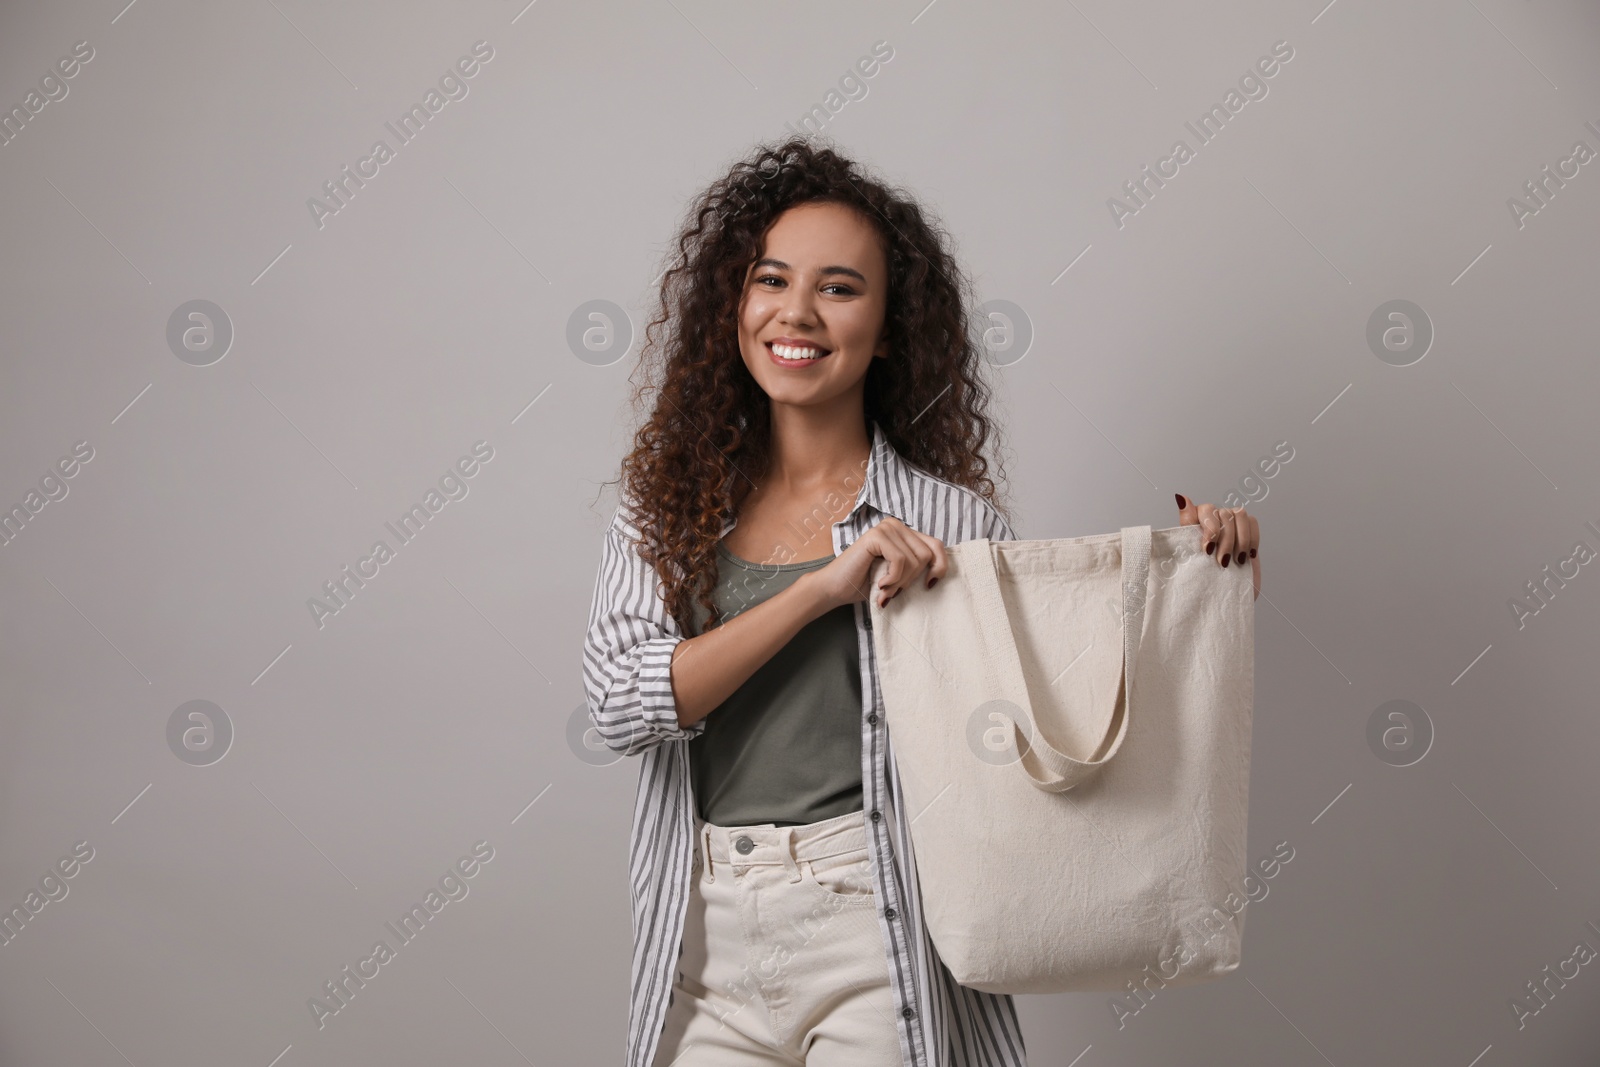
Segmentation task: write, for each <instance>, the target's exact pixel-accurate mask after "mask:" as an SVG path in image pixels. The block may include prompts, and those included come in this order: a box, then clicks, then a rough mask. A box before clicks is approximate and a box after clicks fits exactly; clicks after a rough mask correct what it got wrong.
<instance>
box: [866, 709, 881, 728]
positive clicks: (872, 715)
mask: <svg viewBox="0 0 1600 1067" xmlns="http://www.w3.org/2000/svg"><path fill="white" fill-rule="evenodd" d="M867 721H868V722H869V723H871V724H872V725H874V726H876V725H878V713H877V712H875V711H874V712H871V713H869V714H868V715H867Z"/></svg>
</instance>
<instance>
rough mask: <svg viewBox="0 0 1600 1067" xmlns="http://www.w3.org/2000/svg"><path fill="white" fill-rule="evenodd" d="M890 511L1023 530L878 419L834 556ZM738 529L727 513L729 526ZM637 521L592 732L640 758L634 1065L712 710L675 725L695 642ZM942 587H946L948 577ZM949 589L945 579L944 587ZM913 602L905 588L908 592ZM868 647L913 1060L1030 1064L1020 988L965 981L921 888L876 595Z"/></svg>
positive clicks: (612, 569)
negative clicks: (678, 684) (936, 934)
mask: <svg viewBox="0 0 1600 1067" xmlns="http://www.w3.org/2000/svg"><path fill="white" fill-rule="evenodd" d="M886 515H893V516H894V517H895V518H897V519H899V520H900V521H901V522H904V523H905V524H906V525H907V526H909V527H911V528H913V529H915V530H918V531H920V532H922V533H925V534H928V535H929V536H931V537H937V538H938V539H939V540H940V541H942V542H944V543H945V545H947V546H949V545H956V544H960V543H961V542H963V541H967V540H970V539H972V538H978V537H981V538H986V539H989V540H994V541H1000V540H1013V539H1015V538H1016V534H1015V533H1013V532H1012V530H1011V528H1010V526H1009V525H1007V523H1006V522H1005V520H1004V519H1003V518H1002V517H1001V516H1000V514H999V512H998V511H996V510H995V509H994V507H993V506H991V505H990V504H989V503H988V501H986V500H984V499H983V498H982V497H981V496H979V495H978V494H977V493H975V492H973V491H971V490H970V489H966V488H964V487H961V486H957V485H954V484H952V483H950V482H947V481H945V480H943V479H941V478H938V477H936V476H934V475H932V474H929V473H927V472H926V471H922V470H920V469H918V468H917V467H915V466H913V465H912V464H910V463H908V462H906V461H905V460H904V459H903V458H902V457H901V456H900V455H899V453H897V452H896V451H895V450H894V448H893V447H892V446H891V445H890V444H889V441H888V439H887V438H886V437H885V436H884V434H883V430H882V428H881V427H880V426H878V425H877V424H876V423H874V424H873V427H872V451H871V453H870V455H869V457H868V461H867V469H866V472H865V477H864V479H863V481H862V483H861V487H860V491H859V493H858V495H857V497H856V502H855V505H854V507H853V508H852V509H851V510H850V512H849V514H847V515H846V516H845V517H844V518H843V519H841V520H839V521H838V522H836V523H834V524H833V527H832V533H833V550H834V555H838V554H840V553H842V552H843V551H844V550H845V549H847V548H849V547H850V545H852V544H854V543H855V541H856V539H857V538H859V537H860V536H861V535H862V534H863V533H865V532H866V531H867V530H869V529H871V528H872V527H873V526H875V525H877V524H878V523H879V522H881V521H882V520H883V518H884V516H886ZM736 524H737V519H732V520H730V521H729V522H728V523H727V524H726V525H725V527H724V528H723V530H722V532H721V536H727V533H728V531H729V530H732V529H733V528H734V526H735V525H736ZM638 537H639V530H638V528H637V526H635V525H634V524H633V523H632V522H631V521H630V519H629V517H628V515H627V511H626V507H625V506H623V507H619V508H618V509H617V512H616V514H615V515H614V516H613V518H612V520H611V524H610V526H609V528H608V529H607V531H606V536H605V539H604V541H603V542H602V546H601V553H600V564H599V571H598V574H597V577H596V582H595V593H594V600H593V603H592V605H591V609H590V613H589V625H588V631H587V633H586V635H585V639H584V648H583V684H584V693H585V697H586V700H587V702H588V707H589V715H590V719H591V720H592V722H593V723H594V729H595V732H596V733H597V734H598V736H599V737H600V738H601V740H602V741H603V742H604V744H605V745H606V746H607V747H609V748H610V749H611V750H613V751H615V752H618V753H621V754H623V755H627V756H637V757H638V758H639V779H638V786H637V791H636V793H635V800H634V808H633V826H632V832H631V834H630V836H629V843H628V875H629V893H630V911H631V917H632V923H633V957H632V964H631V971H632V977H631V985H630V992H629V1008H628V1033H627V1036H626V1051H625V1056H624V1064H625V1067H650V1063H651V1058H652V1056H653V1055H654V1053H655V1049H656V1046H657V1043H658V1041H659V1039H660V1036H661V1031H662V1024H663V1021H664V1019H665V1016H666V1012H667V1001H668V997H669V996H670V995H671V990H672V983H673V981H674V975H675V970H674V968H675V964H676V962H677V960H678V958H679V953H680V951H681V950H682V942H683V926H684V917H685V912H686V911H687V906H688V899H689V895H690V888H691V882H690V879H691V877H692V868H693V854H694V831H695V826H694V823H695V803H694V798H693V795H692V785H691V782H690V775H689V752H688V740H689V739H690V738H691V737H694V736H696V735H698V734H700V733H702V732H703V731H704V729H705V720H704V719H701V720H700V721H698V722H696V723H695V724H694V725H692V726H690V727H689V728H688V729H684V728H682V727H680V726H679V725H678V715H677V708H676V705H675V703H674V700H673V694H672V674H671V663H672V650H673V648H674V647H675V646H676V645H677V644H678V642H679V641H681V640H683V639H684V635H683V634H682V632H681V631H680V629H679V627H678V624H677V622H676V621H675V620H674V619H672V618H671V616H669V615H668V614H667V612H666V610H665V604H664V602H663V600H662V597H661V592H660V581H659V579H658V577H657V575H656V573H655V571H654V569H653V568H651V567H650V566H649V565H647V564H646V563H645V562H644V561H643V560H642V559H641V558H640V557H639V554H638V552H637V551H636V549H635V547H634V544H635V542H636V541H637V540H638ZM941 584H942V583H941ZM934 588H935V589H937V588H939V587H938V586H935V587H934ZM896 599H901V598H898V597H897V598H896ZM852 611H853V614H854V617H855V625H856V638H857V648H858V653H859V657H860V673H861V695H862V704H861V710H862V718H861V771H862V790H863V797H862V802H863V808H864V811H865V823H864V825H865V826H866V829H867V853H868V871H869V874H870V877H871V879H872V888H873V893H874V895H875V898H876V901H877V904H876V906H875V908H874V911H873V915H874V918H875V919H876V921H877V924H878V932H879V936H880V937H881V939H882V942H883V947H884V956H885V958H886V960H887V962H888V967H889V976H890V982H891V992H892V994H893V998H894V1019H895V1020H896V1027H897V1029H898V1031H899V1038H900V1057H901V1058H900V1063H901V1064H902V1065H903V1067H1025V1065H1026V1063H1027V1057H1026V1053H1025V1051H1024V1047H1023V1042H1022V1028H1021V1026H1020V1024H1019V1023H1018V1021H1017V1014H1016V1009H1015V1006H1014V1004H1013V1002H1012V999H1011V998H1010V997H1009V996H1006V995H1004V994H994V993H986V992H982V991H979V990H975V989H971V988H968V987H966V986H962V985H960V984H958V983H957V982H956V981H955V979H954V978H953V977H952V976H951V974H950V972H949V969H948V968H947V967H946V966H945V965H944V963H943V961H942V960H940V958H939V954H938V952H937V950H936V949H935V948H934V946H933V942H932V941H931V940H930V939H929V936H928V930H927V926H926V924H925V922H924V919H923V911H922V900H921V897H920V895H919V892H918V882H917V864H916V857H915V855H914V854H913V852H912V845H911V831H910V824H911V820H912V818H913V817H915V815H916V813H917V811H916V809H915V808H910V809H908V808H907V806H906V801H905V797H904V796H903V795H902V792H901V786H900V778H899V774H898V771H897V769H896V764H895V758H894V746H893V745H892V744H891V741H890V735H889V727H888V723H887V722H886V721H885V719H884V715H883V696H882V693H881V691H880V689H879V683H878V664H877V656H876V653H875V651H874V649H873V644H872V633H871V617H870V614H869V612H868V610H867V605H866V603H865V602H863V603H858V604H855V605H853V606H852Z"/></svg>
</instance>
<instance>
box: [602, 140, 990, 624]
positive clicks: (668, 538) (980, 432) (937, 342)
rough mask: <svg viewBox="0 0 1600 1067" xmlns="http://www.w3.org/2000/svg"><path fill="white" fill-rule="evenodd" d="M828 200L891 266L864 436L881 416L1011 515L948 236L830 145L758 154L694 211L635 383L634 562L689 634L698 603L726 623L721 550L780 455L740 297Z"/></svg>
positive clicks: (932, 467) (942, 470) (965, 283)
mask: <svg viewBox="0 0 1600 1067" xmlns="http://www.w3.org/2000/svg"><path fill="white" fill-rule="evenodd" d="M818 201H829V202H834V203H838V204H843V205H846V206H849V207H852V208H855V209H856V210H857V211H858V212H859V214H860V215H861V216H862V217H863V218H865V219H867V220H868V221H869V222H870V223H871V224H872V225H873V226H874V228H875V229H876V231H877V233H878V236H879V239H880V240H881V242H882V246H883V248H884V251H885V258H886V260H887V262H888V267H889V287H888V294H887V301H888V303H887V309H886V313H885V320H884V330H885V338H886V339H887V341H888V344H889V357H888V358H887V359H873V360H872V361H871V363H870V366H869V369H868V371H867V378H866V384H865V396H864V406H865V411H864V412H863V417H864V419H865V420H866V427H867V433H868V437H869V438H870V437H871V424H872V421H874V420H875V421H876V422H877V423H878V424H879V425H880V426H881V427H882V428H883V432H884V434H885V436H886V437H887V438H888V441H889V443H890V444H891V445H892V446H893V447H894V449H895V451H896V452H898V453H899V454H900V456H901V458H902V459H904V460H905V461H906V462H908V463H910V464H912V465H913V466H915V467H918V468H920V469H922V470H923V471H926V472H928V473H930V474H933V475H935V476H937V477H939V478H943V479H945V480H946V481H949V482H952V483H954V484H956V485H960V486H963V487H965V488H968V489H971V490H973V491H975V492H977V493H979V494H980V495H982V496H983V497H984V498H985V499H987V500H988V501H990V503H991V504H993V505H994V506H995V507H996V508H997V509H998V510H999V511H1000V512H1001V514H1002V515H1006V508H1005V507H1004V506H1003V505H1002V504H1001V503H1000V502H999V500H998V499H997V498H996V488H995V484H994V482H993V481H992V480H991V479H990V478H989V476H988V471H989V461H988V460H986V459H985V458H984V457H983V455H982V454H981V453H982V450H983V448H984V446H985V444H986V443H987V442H988V441H989V440H990V438H991V437H992V436H998V434H997V432H996V430H995V429H994V427H993V426H992V424H991V422H990V420H989V419H988V418H986V417H985V415H984V409H985V407H986V406H987V404H988V401H989V398H990V390H989V388H988V386H987V384H986V383H985V382H984V380H983V378H982V376H981V374H980V369H981V368H982V367H983V366H984V365H985V362H986V361H985V360H984V359H983V355H982V349H981V347H980V346H979V344H978V343H977V342H976V341H975V340H974V338H973V337H972V335H971V333H970V331H969V325H970V315H971V313H970V311H969V307H970V306H971V305H970V301H971V295H972V285H971V282H970V280H969V279H968V278H967V276H966V275H965V273H964V272H963V271H962V270H961V268H960V266H959V265H958V264H957V262H956V259H955V256H954V254H953V253H952V251H951V250H950V248H949V245H950V244H951V243H952V242H951V241H950V238H949V237H948V236H947V235H946V234H945V233H944V231H943V230H942V229H941V228H940V227H939V225H938V224H937V222H936V221H935V220H934V219H932V218H930V216H929V213H928V212H927V211H925V210H924V209H923V208H921V207H920V206H919V205H918V204H917V203H916V201H915V200H914V199H913V198H912V197H911V196H910V195H909V194H907V193H905V192H903V191H901V190H899V189H897V188H894V187H892V186H890V185H888V184H886V183H884V182H882V181H880V180H877V179H876V178H874V177H872V176H870V175H869V174H868V173H866V172H865V171H864V170H863V168H862V167H860V166H859V165H858V164H856V163H855V162H853V161H852V160H850V159H847V158H846V157H844V156H843V155H841V154H839V153H838V152H837V151H835V150H834V149H833V148H831V147H828V146H826V145H819V144H814V143H813V142H812V141H810V140H807V139H805V138H800V137H795V138H791V139H789V140H787V141H784V142H782V143H779V144H775V145H774V144H768V145H760V146H757V147H756V148H755V149H753V150H752V151H751V153H750V154H749V155H748V156H746V157H745V158H744V159H742V160H739V161H738V162H736V163H735V164H734V165H733V166H732V167H731V168H730V170H729V171H728V172H727V173H726V174H725V175H724V176H723V177H721V178H718V179H717V180H716V181H714V182H713V183H712V184H711V185H710V186H709V187H708V188H706V189H705V191H704V192H703V193H701V194H700V195H699V196H698V197H697V198H696V199H695V200H694V201H693V202H692V203H691V204H690V205H689V207H688V209H687V210H686V212H685V214H684V218H683V224H682V227H681V229H680V230H679V234H678V238H677V241H676V252H675V253H673V252H670V251H669V256H670V257H671V260H672V262H671V265H670V267H669V269H668V270H667V271H666V272H665V274H664V275H663V277H662V280H661V286H660V291H659V305H658V307H657V309H656V313H655V316H654V318H653V319H652V321H651V323H650V324H649V326H648V327H646V329H645V338H644V345H643V348H642V350H641V352H640V357H639V363H638V366H637V367H636V368H635V372H636V373H637V372H638V371H639V370H643V371H644V372H645V374H644V376H643V378H642V379H640V380H638V381H636V382H635V383H634V386H635V387H634V391H633V404H634V407H635V410H636V412H637V411H638V410H639V408H640V407H641V402H642V401H644V400H645V399H646V398H651V399H653V408H652V410H651V411H650V414H649V417H648V419H646V420H645V421H644V422H643V424H641V425H640V426H639V429H638V430H637V431H636V433H635V438H634V447H633V450H632V451H631V452H630V453H629V454H628V455H627V457H626V458H625V459H624V460H623V463H622V475H621V478H622V480H623V481H624V483H625V484H624V491H623V493H622V496H623V498H624V502H623V506H624V509H625V512H626V514H627V516H628V517H629V518H630V519H631V521H632V522H633V523H634V525H635V526H636V527H637V528H638V530H639V533H640V538H641V539H640V540H638V541H637V542H635V543H636V545H637V546H638V551H639V553H640V556H641V558H642V559H644V560H645V561H646V562H648V563H649V564H650V565H651V566H652V567H654V568H655V571H656V573H657V575H658V576H659V577H660V580H661V585H662V590H663V597H664V599H665V602H666V608H667V611H668V612H669V613H670V614H671V615H672V617H673V618H674V619H675V620H676V621H677V622H678V625H679V627H680V628H681V629H682V631H683V632H684V633H685V634H689V635H691V636H693V634H694V627H693V623H692V620H693V618H694V615H693V611H692V608H691V604H692V603H694V602H695V601H698V603H699V605H700V606H701V607H702V608H703V609H704V610H705V614H706V618H707V620H708V622H707V624H706V628H707V629H709V628H711V627H714V626H716V625H718V624H720V622H721V615H720V612H719V611H718V609H717V606H716V604H715V601H714V599H713V591H714V589H715V587H716V581H717V557H716V546H717V542H718V540H719V539H720V537H721V533H722V529H723V527H724V526H725V525H726V523H727V521H728V520H729V519H730V518H732V517H733V516H735V515H736V514H737V513H738V508H739V505H740V504H741V502H742V501H743V500H744V499H745V498H746V497H747V496H748V495H749V494H750V492H751V490H752V489H754V488H755V484H756V483H755V482H754V481H753V480H752V478H756V477H760V476H761V474H762V472H764V471H765V470H766V469H767V462H768V458H769V455H770V446H771V403H770V400H769V399H768V397H767V395H766V393H765V392H764V391H763V390H762V389H761V387H760V386H759V385H758V384H757V382H756V380H755V379H754V377H752V376H751V374H750V371H749V368H747V367H746V366H745V364H744V360H743V358H742V357H741V355H740V352H739V336H738V308H739V301H740V298H741V296H742V294H743V290H744V285H745V281H746V278H747V275H748V272H749V268H750V265H751V264H752V263H754V262H755V260H756V259H757V257H759V256H760V255H761V249H762V241H763V239H764V238H765V235H766V233H767V230H768V229H769V228H770V227H771V226H772V224H773V223H774V222H776V221H777V219H778V217H779V216H780V215H782V214H783V213H784V212H785V211H787V210H788V209H789V208H791V207H794V206H795V205H797V204H804V203H811V202H818ZM663 334H664V338H663V336H662V335H663ZM997 466H998V463H997ZM999 470H1000V473H1001V480H1002V482H1003V481H1004V468H1003V467H999ZM615 480H616V479H613V481H615ZM606 484H610V483H609V482H608V483H606ZM1006 517H1007V519H1008V521H1009V515H1007V516H1006Z"/></svg>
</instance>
